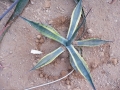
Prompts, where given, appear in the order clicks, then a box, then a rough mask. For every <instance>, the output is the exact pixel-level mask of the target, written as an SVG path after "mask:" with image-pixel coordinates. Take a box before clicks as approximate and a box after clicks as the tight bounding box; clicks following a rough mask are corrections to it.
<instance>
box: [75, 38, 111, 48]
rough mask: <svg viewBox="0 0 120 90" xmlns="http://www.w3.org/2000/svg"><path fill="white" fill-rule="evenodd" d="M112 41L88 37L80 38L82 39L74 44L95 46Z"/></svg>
mask: <svg viewBox="0 0 120 90" xmlns="http://www.w3.org/2000/svg"><path fill="white" fill-rule="evenodd" d="M107 42H110V41H105V40H100V39H95V38H92V39H86V40H80V41H75V42H74V43H73V44H74V46H88V47H93V46H99V45H102V44H105V43H107Z"/></svg>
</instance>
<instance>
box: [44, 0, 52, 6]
mask: <svg viewBox="0 0 120 90" xmlns="http://www.w3.org/2000/svg"><path fill="white" fill-rule="evenodd" d="M50 6H51V1H50V0H46V1H45V8H50Z"/></svg>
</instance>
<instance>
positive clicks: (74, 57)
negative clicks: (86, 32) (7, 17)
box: [22, 0, 108, 90]
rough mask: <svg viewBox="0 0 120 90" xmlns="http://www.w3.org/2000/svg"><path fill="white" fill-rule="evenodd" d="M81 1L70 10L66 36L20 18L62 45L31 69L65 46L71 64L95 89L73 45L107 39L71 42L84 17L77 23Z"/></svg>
mask: <svg viewBox="0 0 120 90" xmlns="http://www.w3.org/2000/svg"><path fill="white" fill-rule="evenodd" d="M81 2H82V0H80V1H79V2H78V3H77V5H76V7H75V8H74V10H73V12H72V15H71V21H70V26H69V30H68V34H67V37H66V38H64V37H62V36H61V35H60V34H59V33H58V32H57V31H56V30H55V29H54V28H52V27H50V26H46V25H43V24H39V23H36V22H33V21H30V20H28V19H26V18H24V17H22V19H23V20H25V21H27V22H28V23H29V24H30V25H31V26H33V27H34V28H36V30H38V31H39V32H40V33H41V34H42V35H44V36H46V37H48V38H50V39H53V40H55V41H57V42H59V43H61V44H62V45H63V46H60V47H59V48H57V49H56V50H54V51H53V52H51V53H49V54H47V55H46V56H44V57H43V58H42V59H40V60H39V61H38V63H37V64H36V65H35V66H34V67H33V68H32V70H35V69H39V68H41V67H43V66H45V65H47V64H49V63H51V62H52V61H53V60H55V58H57V57H58V56H59V55H60V54H61V53H63V52H64V51H65V50H66V49H65V48H67V50H68V52H69V54H70V57H71V59H70V63H71V66H72V67H73V68H74V69H75V70H76V71H78V72H80V73H81V74H82V75H83V76H84V77H85V78H86V79H87V81H88V82H89V83H90V84H91V85H92V87H93V89H94V90H96V89H95V86H94V84H93V81H92V78H91V75H90V71H89V70H88V66H87V64H86V62H85V60H84V59H83V57H82V56H81V55H80V54H79V53H78V51H77V50H76V48H75V47H74V46H78V47H79V46H98V45H101V44H105V43H106V42H108V41H105V40H100V39H95V38H94V39H93V38H92V39H86V40H78V41H74V43H73V40H74V38H75V36H76V34H77V32H78V30H79V29H80V28H81V26H82V25H83V23H84V22H85V18H86V17H85V18H84V19H83V20H82V22H81V24H80V25H78V23H79V21H80V19H81V16H82V5H81Z"/></svg>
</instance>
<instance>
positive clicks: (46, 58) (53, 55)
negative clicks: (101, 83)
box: [31, 47, 64, 70]
mask: <svg viewBox="0 0 120 90" xmlns="http://www.w3.org/2000/svg"><path fill="white" fill-rule="evenodd" d="M62 52H64V48H63V47H59V48H58V49H56V50H54V51H53V52H51V53H49V54H47V55H46V56H44V57H43V58H42V59H41V60H39V62H38V63H37V65H35V66H34V67H33V68H32V69H31V70H35V69H38V68H41V67H43V66H45V65H47V64H49V63H51V62H52V61H53V60H54V59H55V58H56V57H58V56H59V55H60V54H61V53H62Z"/></svg>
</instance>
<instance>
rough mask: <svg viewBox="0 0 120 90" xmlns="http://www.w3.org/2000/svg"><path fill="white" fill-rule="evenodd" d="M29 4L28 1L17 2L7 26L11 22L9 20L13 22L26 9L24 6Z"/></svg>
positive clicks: (20, 0)
mask: <svg viewBox="0 0 120 90" xmlns="http://www.w3.org/2000/svg"><path fill="white" fill-rule="evenodd" d="M28 3H29V0H19V2H18V3H17V5H16V7H15V10H14V12H13V14H12V15H11V17H10V19H9V20H8V22H7V24H8V23H9V22H10V21H11V20H15V19H16V18H17V17H18V16H19V15H20V14H21V13H22V11H23V10H24V8H25V7H26V5H27V4H28Z"/></svg>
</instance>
